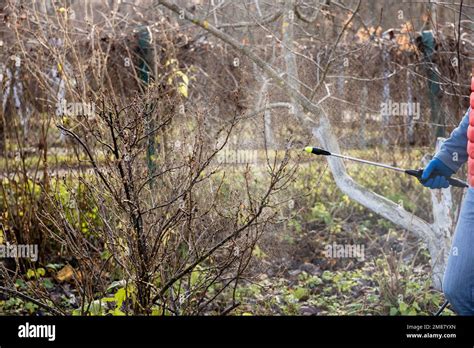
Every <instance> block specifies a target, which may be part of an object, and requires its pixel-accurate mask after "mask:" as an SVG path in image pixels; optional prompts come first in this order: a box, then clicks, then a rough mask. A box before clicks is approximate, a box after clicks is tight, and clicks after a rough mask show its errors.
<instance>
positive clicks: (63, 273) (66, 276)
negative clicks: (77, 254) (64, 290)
mask: <svg viewBox="0 0 474 348" xmlns="http://www.w3.org/2000/svg"><path fill="white" fill-rule="evenodd" d="M73 276H74V268H72V266H71V265H66V266H64V267H63V268H62V269H60V270H59V271H58V273H56V279H57V280H58V281H60V282H67V281H68V280H71V278H72V277H73Z"/></svg>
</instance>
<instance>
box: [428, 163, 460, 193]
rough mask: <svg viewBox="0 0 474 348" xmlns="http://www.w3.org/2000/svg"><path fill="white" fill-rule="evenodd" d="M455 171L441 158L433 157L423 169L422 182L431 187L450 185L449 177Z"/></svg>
mask: <svg viewBox="0 0 474 348" xmlns="http://www.w3.org/2000/svg"><path fill="white" fill-rule="evenodd" d="M453 174H454V171H453V170H452V169H451V168H449V167H448V166H447V165H446V164H444V163H443V162H442V161H441V160H439V159H437V158H433V159H432V160H431V161H430V163H428V165H427V166H426V168H425V169H424V170H423V175H422V176H421V183H422V184H423V186H426V187H429V188H430V189H440V188H447V187H449V182H448V178H449V177H450V176H451V175H453Z"/></svg>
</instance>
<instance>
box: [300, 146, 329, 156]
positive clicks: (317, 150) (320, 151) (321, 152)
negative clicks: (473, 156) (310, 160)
mask: <svg viewBox="0 0 474 348" xmlns="http://www.w3.org/2000/svg"><path fill="white" fill-rule="evenodd" d="M304 150H305V151H306V152H308V153H314V154H315V155H322V156H331V153H330V152H329V151H326V150H323V149H320V148H317V147H311V146H308V147H305V148H304Z"/></svg>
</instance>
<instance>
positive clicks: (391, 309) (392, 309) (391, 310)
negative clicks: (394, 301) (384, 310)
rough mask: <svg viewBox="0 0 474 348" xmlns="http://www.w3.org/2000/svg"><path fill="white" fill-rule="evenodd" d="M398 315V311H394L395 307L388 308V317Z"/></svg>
mask: <svg viewBox="0 0 474 348" xmlns="http://www.w3.org/2000/svg"><path fill="white" fill-rule="evenodd" d="M397 314H398V309H396V308H395V307H392V308H390V315H392V316H393V315H397Z"/></svg>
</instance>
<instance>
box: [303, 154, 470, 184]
mask: <svg viewBox="0 0 474 348" xmlns="http://www.w3.org/2000/svg"><path fill="white" fill-rule="evenodd" d="M304 150H305V151H306V152H308V153H312V154H315V155H320V156H334V157H339V158H342V159H345V160H349V161H355V162H359V163H363V164H368V165H371V166H376V167H381V168H385V169H390V170H395V171H397V172H401V173H405V174H408V175H411V176H414V177H416V178H417V179H418V181H420V182H423V180H422V179H421V176H422V175H423V169H403V168H398V167H394V166H390V165H388V164H383V163H378V162H372V161H367V160H363V159H360V158H356V157H351V156H345V155H340V154H337V153H332V152H329V151H327V150H324V149H321V148H319V147H311V146H308V147H305V149H304ZM438 175H441V174H440V173H438V172H436V171H435V172H433V173H431V175H430V177H429V178H428V179H430V178H434V177H436V176H438ZM428 179H427V180H428ZM446 179H447V180H448V182H449V184H450V185H451V186H455V187H469V186H468V184H467V183H466V182H465V181H462V180H460V179H457V178H446Z"/></svg>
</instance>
